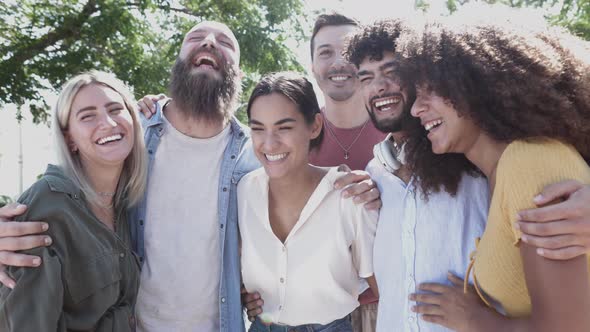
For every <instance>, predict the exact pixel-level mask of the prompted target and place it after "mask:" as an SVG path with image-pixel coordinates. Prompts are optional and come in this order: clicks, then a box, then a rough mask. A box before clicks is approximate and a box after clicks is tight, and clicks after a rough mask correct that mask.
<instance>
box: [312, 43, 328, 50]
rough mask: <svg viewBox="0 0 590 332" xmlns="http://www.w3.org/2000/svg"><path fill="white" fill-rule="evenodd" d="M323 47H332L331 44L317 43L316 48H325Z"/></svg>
mask: <svg viewBox="0 0 590 332" xmlns="http://www.w3.org/2000/svg"><path fill="white" fill-rule="evenodd" d="M325 47H332V44H322V45H318V47H316V48H315V49H316V50H319V49H320V48H325Z"/></svg>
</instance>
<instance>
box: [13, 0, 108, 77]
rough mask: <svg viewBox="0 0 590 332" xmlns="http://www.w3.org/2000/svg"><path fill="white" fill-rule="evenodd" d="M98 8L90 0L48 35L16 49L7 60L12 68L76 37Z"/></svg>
mask: <svg viewBox="0 0 590 332" xmlns="http://www.w3.org/2000/svg"><path fill="white" fill-rule="evenodd" d="M97 10H98V7H97V6H96V0H88V2H87V3H86V4H85V5H84V8H82V11H81V12H80V13H79V14H78V15H77V16H76V17H75V18H74V19H73V20H71V21H69V22H65V23H64V24H63V25H61V26H59V27H57V28H56V29H55V30H53V31H50V32H48V33H47V34H46V35H44V36H42V37H40V38H38V39H36V40H35V41H33V42H32V43H30V44H29V45H27V46H25V47H23V48H20V49H19V50H17V51H15V52H14V54H13V55H12V57H10V58H9V59H8V60H7V61H6V62H8V63H10V64H11V66H14V67H12V68H20V66H22V65H23V64H24V62H25V61H27V60H29V59H31V58H33V57H35V56H36V55H37V54H39V53H41V52H43V51H44V50H45V49H46V48H47V47H49V46H51V45H54V44H56V43H57V42H58V41H60V40H63V39H66V38H70V37H75V36H76V35H78V33H79V30H80V28H81V27H82V25H84V23H85V22H86V21H87V20H88V18H90V16H91V15H92V14H93V13H95V12H96V11H97Z"/></svg>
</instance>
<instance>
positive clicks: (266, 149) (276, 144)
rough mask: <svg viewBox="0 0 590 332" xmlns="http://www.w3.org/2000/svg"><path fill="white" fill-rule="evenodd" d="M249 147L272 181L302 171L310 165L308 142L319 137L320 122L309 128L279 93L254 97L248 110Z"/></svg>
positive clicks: (317, 118)
mask: <svg viewBox="0 0 590 332" xmlns="http://www.w3.org/2000/svg"><path fill="white" fill-rule="evenodd" d="M250 128H251V129H252V143H253V145H254V152H255V154H256V157H257V158H258V160H260V163H261V164H262V166H264V169H265V171H266V174H267V175H268V176H269V177H270V178H271V179H277V178H283V177H285V176H288V175H289V174H293V172H297V171H300V170H302V168H304V167H306V166H307V164H308V162H309V146H310V141H311V140H312V139H314V138H316V137H318V136H319V134H320V132H321V129H322V122H321V118H320V116H319V115H316V118H315V121H314V122H313V123H312V124H308V123H306V122H305V118H304V117H303V114H302V113H301V112H300V111H299V109H298V108H297V105H295V104H294V103H293V102H292V101H291V100H290V99H288V98H287V97H285V96H283V95H282V94H279V93H272V94H270V95H263V96H260V97H257V98H256V100H254V102H253V103H252V106H251V108H250Z"/></svg>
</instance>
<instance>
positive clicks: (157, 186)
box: [137, 117, 230, 332]
mask: <svg viewBox="0 0 590 332" xmlns="http://www.w3.org/2000/svg"><path fill="white" fill-rule="evenodd" d="M163 121H164V133H163V135H162V137H161V141H160V144H159V146H158V149H157V150H156V155H155V159H154V163H153V168H152V170H151V173H150V177H149V179H148V188H147V192H148V195H147V211H146V220H145V252H146V255H145V257H146V260H145V263H144V265H143V270H142V272H141V283H140V288H139V295H138V299H137V326H138V331H140V332H142V331H145V332H147V331H150V332H168V331H175V332H176V331H203V332H205V331H206V332H209V331H218V330H219V303H218V302H219V300H218V295H219V276H220V270H221V264H220V250H219V245H220V244H219V243H220V242H219V222H218V216H217V196H218V191H219V188H218V183H219V176H220V169H221V161H222V157H223V152H224V150H225V148H226V146H227V144H228V142H229V139H230V128H229V127H230V126H227V127H226V128H225V129H224V130H223V131H222V132H221V133H219V134H218V135H216V136H214V137H211V138H207V139H198V138H192V137H189V136H186V135H184V134H182V133H181V132H179V131H178V130H176V129H175V128H174V127H173V126H172V125H171V124H170V122H168V120H166V118H164V117H163Z"/></svg>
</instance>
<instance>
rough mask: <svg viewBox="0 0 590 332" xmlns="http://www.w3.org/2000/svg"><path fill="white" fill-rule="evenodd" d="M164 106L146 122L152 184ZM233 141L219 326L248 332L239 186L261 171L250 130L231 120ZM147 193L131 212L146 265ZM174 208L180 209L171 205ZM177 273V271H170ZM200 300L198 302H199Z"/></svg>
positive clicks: (223, 197) (221, 203)
mask: <svg viewBox="0 0 590 332" xmlns="http://www.w3.org/2000/svg"><path fill="white" fill-rule="evenodd" d="M162 105H165V103H158V104H157V110H156V114H154V115H153V116H152V117H151V118H150V119H145V118H144V119H142V125H143V127H144V131H145V132H144V138H145V145H146V148H147V151H148V157H149V164H148V181H149V174H150V173H151V170H152V167H153V163H154V157H155V155H156V149H157V148H158V145H159V143H160V138H161V137H162V135H163V134H164V132H163V125H164V123H163V120H162V107H163V106H162ZM230 126H231V128H230V131H231V133H230V135H231V138H230V141H229V143H228V145H227V147H226V148H225V151H224V153H223V159H222V162H221V172H220V179H219V195H218V197H217V200H218V216H219V218H218V222H219V244H220V247H219V250H220V257H221V271H220V272H221V273H220V280H219V315H220V317H219V326H220V331H227V332H235V331H238V332H239V331H244V320H243V317H242V304H241V301H240V285H241V277H240V257H239V252H238V250H239V233H238V212H237V207H238V204H237V194H236V189H237V184H238V181H240V179H241V178H242V176H244V175H245V174H246V173H248V172H250V171H252V170H254V169H256V168H258V167H260V163H259V162H258V160H257V159H256V157H255V156H254V153H253V150H252V146H251V141H250V130H249V128H248V127H245V126H244V125H242V124H241V123H240V122H239V121H238V120H237V119H236V118H235V117H232V119H231V120H230ZM146 198H147V193H146V195H144V198H143V199H142V201H141V202H140V203H139V204H138V205H137V207H136V208H134V209H133V210H132V211H130V216H129V223H130V228H131V240H132V242H133V246H134V250H135V252H136V253H137V255H138V256H139V259H140V261H141V263H142V265H143V262H144V260H145V259H144V258H145V247H144V230H145V223H146V222H149V221H146V220H145V215H146V209H147V206H146V204H147V200H146ZM171 203H172V204H171V207H170V208H176V207H174V206H173V202H171ZM170 272H171V273H174V271H170ZM195 300H198V299H195Z"/></svg>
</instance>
